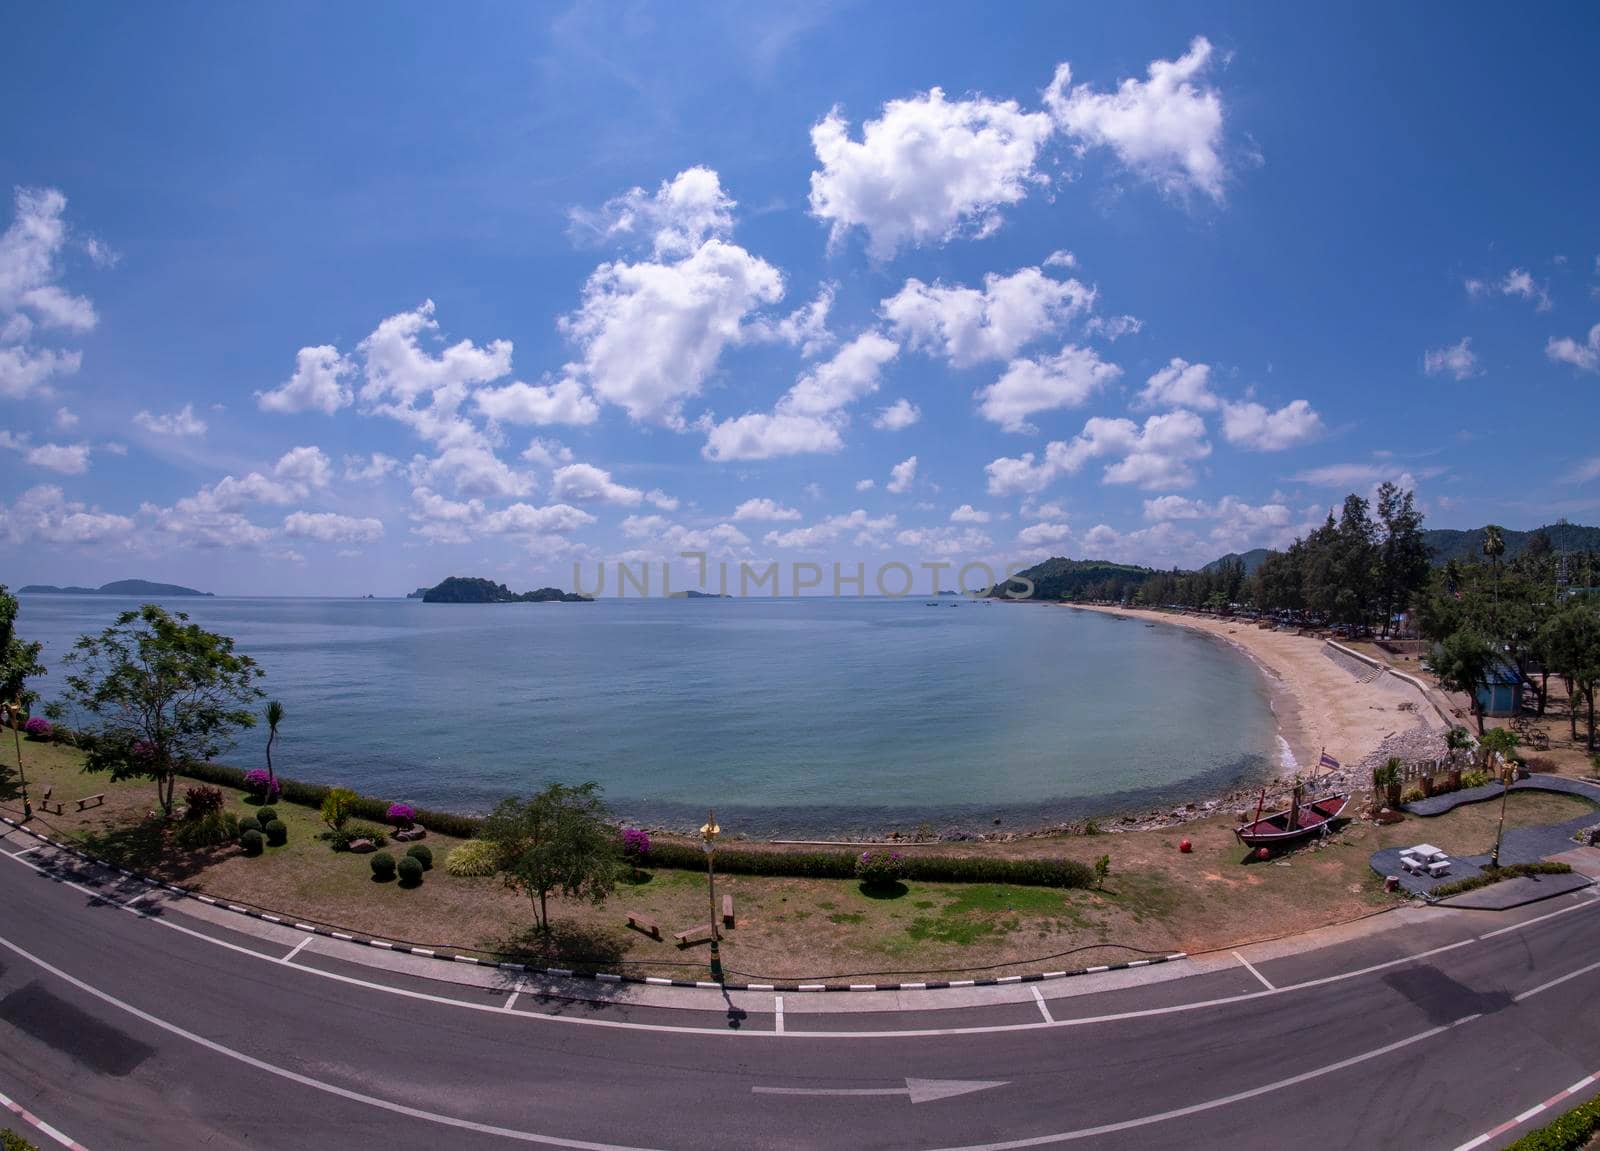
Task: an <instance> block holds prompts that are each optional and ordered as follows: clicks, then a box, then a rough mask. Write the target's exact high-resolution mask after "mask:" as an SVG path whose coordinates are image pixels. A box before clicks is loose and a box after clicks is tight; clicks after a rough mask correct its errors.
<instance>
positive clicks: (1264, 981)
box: [1233, 951, 1277, 991]
mask: <svg viewBox="0 0 1600 1151" xmlns="http://www.w3.org/2000/svg"><path fill="white" fill-rule="evenodd" d="M1233 957H1234V958H1235V959H1237V960H1238V961H1239V962H1240V963H1242V964H1244V966H1245V970H1246V971H1248V972H1250V974H1251V975H1254V976H1255V977H1256V978H1257V979H1259V980H1261V985H1262V986H1263V987H1265V988H1266V989H1267V990H1268V991H1276V990H1277V988H1276V987H1274V986H1272V983H1271V982H1270V981H1269V980H1268V979H1267V977H1266V976H1265V975H1263V974H1261V972H1259V971H1257V970H1256V968H1255V964H1253V963H1251V962H1250V961H1249V960H1248V959H1246V958H1245V957H1244V956H1242V955H1240V954H1239V953H1238V952H1237V951H1235V952H1234V953H1233Z"/></svg>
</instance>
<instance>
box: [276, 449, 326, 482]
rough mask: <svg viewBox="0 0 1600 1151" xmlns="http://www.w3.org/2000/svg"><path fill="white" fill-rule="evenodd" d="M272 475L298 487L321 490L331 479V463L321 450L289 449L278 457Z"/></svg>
mask: <svg viewBox="0 0 1600 1151" xmlns="http://www.w3.org/2000/svg"><path fill="white" fill-rule="evenodd" d="M272 474H273V475H275V476H277V477H278V478H279V479H280V480H284V481H286V482H288V483H290V484H293V485H296V486H299V487H305V488H322V487H327V486H328V481H329V480H331V479H332V478H333V463H332V461H330V460H329V459H328V457H327V456H326V455H325V454H324V453H323V451H322V449H321V448H318V447H309V446H308V447H298V448H290V449H289V450H288V451H286V452H284V453H283V455H282V456H280V457H278V462H277V463H276V464H274V465H273V466H272Z"/></svg>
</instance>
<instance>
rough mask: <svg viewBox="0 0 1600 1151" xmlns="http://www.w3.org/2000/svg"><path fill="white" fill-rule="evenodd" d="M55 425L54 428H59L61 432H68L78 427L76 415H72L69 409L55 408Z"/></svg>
mask: <svg viewBox="0 0 1600 1151" xmlns="http://www.w3.org/2000/svg"><path fill="white" fill-rule="evenodd" d="M55 424H56V427H58V428H60V429H61V430H62V431H64V432H70V431H71V430H72V429H73V428H75V427H77V426H78V417H77V414H76V413H74V412H73V410H72V409H71V408H57V409H56V418H55Z"/></svg>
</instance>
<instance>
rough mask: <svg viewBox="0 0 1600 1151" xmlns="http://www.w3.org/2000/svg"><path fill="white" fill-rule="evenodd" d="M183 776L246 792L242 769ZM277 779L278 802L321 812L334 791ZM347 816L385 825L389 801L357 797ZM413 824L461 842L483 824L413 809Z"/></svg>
mask: <svg viewBox="0 0 1600 1151" xmlns="http://www.w3.org/2000/svg"><path fill="white" fill-rule="evenodd" d="M182 774H183V775H186V776H188V777H189V778H190V779H200V780H204V781H205V782H207V783H218V784H222V785H224V786H226V787H235V788H238V789H239V790H240V791H245V790H247V788H246V787H245V783H244V776H245V773H244V769H242V768H238V767H229V766H227V765H226V764H221V763H188V764H185V765H184V768H183V772H182ZM277 780H278V786H279V788H280V789H281V791H280V792H279V795H278V799H279V802H282V803H294V804H299V805H300V806H301V807H310V808H317V809H320V808H321V807H322V800H323V798H324V797H325V796H326V795H327V794H328V792H330V791H332V790H333V787H332V786H331V785H329V784H323V783H302V782H300V781H299V780H297V779H288V778H286V777H284V776H281V775H280V776H278V777H277ZM350 814H351V815H352V816H355V817H356V818H358V819H367V820H371V821H372V822H374V823H387V822H388V817H389V801H388V800H386V799H378V798H376V797H374V796H370V795H358V796H356V799H355V802H354V803H352V804H351V805H350ZM416 821H417V822H418V823H420V824H422V826H423V827H426V828H428V829H429V830H430V831H437V832H438V833H439V834H440V835H453V836H456V837H458V838H460V839H471V838H472V836H473V835H474V834H475V833H476V832H477V830H478V825H479V824H480V823H482V820H480V819H479V818H478V817H477V816H475V815H458V814H456V813H455V812H452V811H429V810H427V809H426V808H420V807H419V808H417V809H416Z"/></svg>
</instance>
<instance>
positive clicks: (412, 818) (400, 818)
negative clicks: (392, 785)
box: [387, 803, 417, 827]
mask: <svg viewBox="0 0 1600 1151" xmlns="http://www.w3.org/2000/svg"><path fill="white" fill-rule="evenodd" d="M387 818H388V820H389V822H390V823H392V824H394V825H395V826H396V827H410V826H411V825H412V824H413V823H415V822H416V821H417V809H416V808H414V807H412V806H411V805H410V804H409V803H391V804H390V805H389V814H388V816H387Z"/></svg>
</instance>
